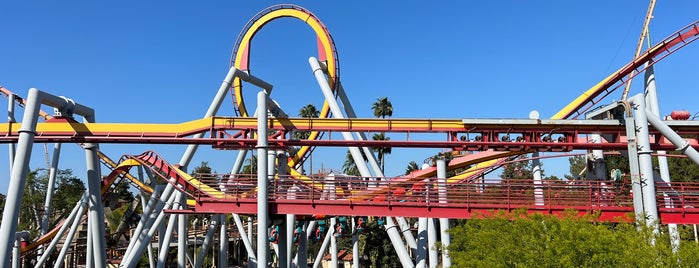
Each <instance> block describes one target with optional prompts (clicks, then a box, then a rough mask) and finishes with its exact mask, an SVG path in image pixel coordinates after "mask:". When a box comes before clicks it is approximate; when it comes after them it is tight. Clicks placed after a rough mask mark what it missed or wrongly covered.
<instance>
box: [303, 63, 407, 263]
mask: <svg viewBox="0 0 699 268" xmlns="http://www.w3.org/2000/svg"><path fill="white" fill-rule="evenodd" d="M308 63H309V64H310V65H311V70H313V75H314V76H315V78H316V80H317V81H318V85H319V86H320V88H321V91H322V92H323V96H324V97H325V99H326V101H327V102H328V106H329V107H330V111H331V112H332V113H333V115H334V116H335V117H336V118H344V116H343V114H342V111H341V110H340V107H339V105H338V104H337V101H336V100H335V98H334V96H333V92H332V89H331V88H330V86H329V85H328V81H327V78H326V77H325V74H324V73H323V70H322V68H321V67H320V63H319V62H318V59H316V58H315V57H310V58H309V59H308ZM342 137H343V138H344V139H345V140H354V137H353V135H352V133H350V132H342ZM349 151H350V154H351V155H352V158H353V159H354V161H355V164H357V169H358V170H359V173H360V174H361V175H362V177H365V178H370V177H372V176H371V172H370V171H369V168H368V167H367V165H366V163H364V158H363V157H362V153H361V152H360V150H359V148H358V147H349ZM389 220H390V221H391V222H393V220H392V219H390V218H389V217H386V221H387V222H388V221H389ZM386 231H387V232H388V236H389V237H390V238H391V243H392V244H393V246H394V248H395V250H396V252H399V254H398V257H399V258H400V259H401V263H403V264H404V265H405V264H406V263H411V265H410V266H409V267H412V266H413V264H412V260H411V259H410V255H409V254H407V251H405V247H404V245H403V240H402V239H401V237H400V233H399V232H398V230H397V228H388V227H386ZM413 240H414V239H413ZM400 252H405V254H401V253H400ZM404 267H408V266H404Z"/></svg>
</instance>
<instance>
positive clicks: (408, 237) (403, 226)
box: [337, 83, 417, 254]
mask: <svg viewBox="0 0 699 268" xmlns="http://www.w3.org/2000/svg"><path fill="white" fill-rule="evenodd" d="M337 96H338V97H339V98H340V101H341V102H342V106H344V107H345V112H346V113H347V116H348V117H349V118H356V117H357V114H356V113H355V112H354V108H353V107H352V103H351V102H350V101H349V98H348V97H347V93H346V92H345V89H344V87H342V83H340V86H339V87H338V90H337ZM357 136H358V138H357V139H358V140H368V138H367V137H366V135H365V134H364V132H357ZM362 150H363V152H364V154H365V155H367V162H369V165H371V168H372V170H373V171H374V174H376V176H377V177H381V178H383V177H384V173H383V171H382V170H381V168H380V167H379V164H378V161H377V160H376V155H374V154H373V153H372V152H371V149H370V148H368V147H362ZM396 221H397V222H398V226H399V227H400V233H401V234H403V237H404V238H405V242H406V244H408V247H409V248H410V250H411V251H412V252H413V254H415V252H416V250H417V242H416V239H415V236H413V233H412V232H411V231H410V226H409V225H408V222H407V221H406V220H405V218H403V217H396Z"/></svg>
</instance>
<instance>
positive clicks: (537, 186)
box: [532, 152, 545, 206]
mask: <svg viewBox="0 0 699 268" xmlns="http://www.w3.org/2000/svg"><path fill="white" fill-rule="evenodd" d="M532 158H533V159H532V175H533V176H534V204H535V205H537V206H543V205H545V204H544V189H542V188H541V186H542V179H543V178H542V177H543V176H541V162H540V161H539V152H533V153H532Z"/></svg>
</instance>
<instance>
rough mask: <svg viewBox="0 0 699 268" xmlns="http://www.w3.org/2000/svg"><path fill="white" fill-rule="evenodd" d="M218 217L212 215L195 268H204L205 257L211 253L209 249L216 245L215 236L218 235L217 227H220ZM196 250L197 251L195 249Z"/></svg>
mask: <svg viewBox="0 0 699 268" xmlns="http://www.w3.org/2000/svg"><path fill="white" fill-rule="evenodd" d="M217 218H218V217H217V216H216V215H211V220H210V221H209V228H208V229H207V230H206V236H204V242H202V244H201V247H200V248H199V254H198V255H197V260H196V261H195V262H194V267H195V268H200V267H202V264H204V257H206V255H207V254H208V253H209V248H210V247H211V244H213V243H214V239H213V238H214V234H216V226H217V225H218V222H217V220H216V219H217ZM195 250H196V249H195Z"/></svg>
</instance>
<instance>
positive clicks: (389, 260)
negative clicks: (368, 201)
mask: <svg viewBox="0 0 699 268" xmlns="http://www.w3.org/2000/svg"><path fill="white" fill-rule="evenodd" d="M359 252H360V253H361V254H363V256H362V258H360V262H362V263H360V264H361V266H362V267H401V263H400V260H399V259H398V255H397V254H396V251H395V249H394V248H393V245H392V244H391V239H390V238H389V237H388V233H386V230H385V229H384V228H383V226H380V225H378V224H377V221H370V222H368V223H367V224H366V227H365V229H364V232H363V233H361V234H359Z"/></svg>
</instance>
